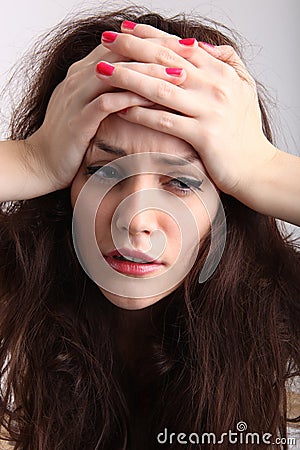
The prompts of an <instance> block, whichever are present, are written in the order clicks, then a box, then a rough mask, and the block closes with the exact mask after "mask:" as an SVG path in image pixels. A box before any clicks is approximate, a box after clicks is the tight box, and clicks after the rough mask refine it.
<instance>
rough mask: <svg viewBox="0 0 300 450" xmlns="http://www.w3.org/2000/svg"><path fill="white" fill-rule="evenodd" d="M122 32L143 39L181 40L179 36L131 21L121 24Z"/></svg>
mask: <svg viewBox="0 0 300 450" xmlns="http://www.w3.org/2000/svg"><path fill="white" fill-rule="evenodd" d="M121 31H122V32H123V33H128V34H132V35H134V36H137V37H139V38H142V39H146V38H156V37H158V38H160V37H170V36H172V37H174V38H177V39H180V37H179V36H176V35H174V34H169V33H166V32H165V31H162V30H159V29H157V28H155V27H152V26H151V25H145V24H142V23H135V22H131V21H130V20H124V21H123V22H122V24H121Z"/></svg>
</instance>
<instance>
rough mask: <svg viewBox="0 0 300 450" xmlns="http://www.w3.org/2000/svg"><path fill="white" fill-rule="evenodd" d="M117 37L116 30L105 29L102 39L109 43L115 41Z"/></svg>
mask: <svg viewBox="0 0 300 450" xmlns="http://www.w3.org/2000/svg"><path fill="white" fill-rule="evenodd" d="M117 37H118V33H115V32H114V31H104V32H103V33H102V41H104V42H107V43H108V44H110V43H111V42H114V41H115V40H116V39H117Z"/></svg>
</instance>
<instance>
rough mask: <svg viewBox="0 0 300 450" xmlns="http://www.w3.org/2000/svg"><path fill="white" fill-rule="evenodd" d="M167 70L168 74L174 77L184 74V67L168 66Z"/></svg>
mask: <svg viewBox="0 0 300 450" xmlns="http://www.w3.org/2000/svg"><path fill="white" fill-rule="evenodd" d="M165 70H166V73H167V74H168V75H172V76H173V77H180V76H181V74H182V69H179V68H177V67H167V68H166V69H165Z"/></svg>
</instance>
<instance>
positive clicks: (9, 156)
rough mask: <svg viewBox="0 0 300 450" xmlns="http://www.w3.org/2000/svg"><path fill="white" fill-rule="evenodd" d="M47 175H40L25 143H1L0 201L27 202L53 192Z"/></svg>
mask: <svg viewBox="0 0 300 450" xmlns="http://www.w3.org/2000/svg"><path fill="white" fill-rule="evenodd" d="M52 190H53V187H52V186H51V182H50V180H49V179H48V178H47V176H46V174H45V173H39V170H38V169H37V168H36V166H35V164H34V158H33V157H32V155H31V152H30V146H29V145H28V144H27V143H26V142H25V141H22V140H20V141H1V142H0V201H10V200H26V199H29V198H33V197H38V196H39V195H43V194H46V193H48V192H51V191H52Z"/></svg>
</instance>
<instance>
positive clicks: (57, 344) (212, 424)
mask: <svg viewBox="0 0 300 450" xmlns="http://www.w3.org/2000/svg"><path fill="white" fill-rule="evenodd" d="M125 19H128V20H132V21H135V22H140V23H146V24H151V25H154V26H155V27H157V28H160V29H162V30H165V31H167V32H168V33H171V34H176V35H178V36H181V37H196V39H197V40H200V41H206V42H210V43H213V44H229V45H232V46H233V47H234V48H235V49H236V50H237V51H238V48H237V44H236V43H235V41H234V40H233V39H232V38H231V37H230V32H229V30H228V29H226V28H224V27H223V28H222V27H221V25H220V24H216V23H212V22H208V21H206V20H204V19H201V18H199V19H196V18H188V17H186V16H182V15H178V16H176V17H173V18H168V19H166V18H163V17H162V16H160V15H158V14H154V13H151V12H149V11H147V10H145V9H144V8H137V7H130V8H126V9H124V10H121V11H118V12H112V13H107V14H102V13H99V14H95V15H93V16H89V17H86V18H83V19H77V20H71V21H69V22H66V23H61V24H60V25H59V27H58V28H56V29H55V30H54V31H53V32H51V33H49V35H48V36H46V38H45V37H44V39H43V42H41V43H40V44H39V46H38V47H36V49H35V52H34V56H33V57H32V59H31V60H30V65H28V66H26V67H29V68H30V71H29V72H28V79H27V91H26V92H25V94H24V97H23V100H22V101H21V102H20V104H19V105H18V107H17V108H15V112H14V114H13V117H12V122H11V136H10V137H11V138H12V139H24V138H26V137H28V136H30V135H31V134H32V133H33V132H34V131H35V130H37V129H38V128H39V127H40V126H41V124H42V122H43V118H44V116H45V112H46V108H47V104H48V101H49V99H50V96H51V93H52V92H53V90H54V88H55V87H56V86H57V84H58V83H60V82H61V81H62V80H63V79H64V77H65V76H66V73H67V70H68V68H69V67H70V65H71V64H72V63H73V62H75V61H77V60H79V59H81V58H83V57H84V56H85V55H87V54H88V53H89V52H90V51H91V50H92V49H93V48H95V47H96V46H97V45H99V43H100V41H101V34H102V32H103V31H105V30H116V31H119V30H120V24H121V22H122V21H123V20H125ZM221 30H223V32H221ZM27 64H28V61H27ZM259 102H260V108H261V114H262V122H263V129H264V132H265V134H266V136H267V137H268V139H269V140H270V141H272V136H271V129H270V126H269V122H268V119H267V113H266V110H265V107H264V105H263V101H262V97H261V94H260V95H259ZM222 202H223V205H224V208H225V212H226V220H227V240H226V246H225V251H224V253H223V256H222V259H221V261H220V264H219V265H218V267H217V270H216V271H215V273H214V274H213V275H212V276H211V278H210V279H209V280H208V281H206V282H205V283H203V284H199V283H198V274H199V271H200V268H201V266H202V264H203V258H204V257H205V255H206V254H207V249H208V248H209V237H208V238H207V239H206V240H205V242H204V243H203V246H202V248H201V254H200V255H199V257H198V259H197V262H196V263H195V265H194V267H193V269H192V270H191V272H190V273H189V274H188V276H187V277H186V279H185V280H184V282H183V284H182V285H181V286H180V287H179V288H178V289H177V291H175V292H174V293H173V294H171V295H170V296H168V297H166V298H165V299H163V300H161V302H160V303H161V305H163V307H164V308H163V309H164V313H163V315H162V317H161V323H160V324H159V326H156V327H153V330H152V334H151V336H150V337H149V345H150V348H151V351H150V356H149V357H147V359H146V361H144V364H143V368H142V377H144V378H143V379H144V390H143V395H144V396H145V404H146V415H145V417H144V418H143V419H142V420H140V421H139V417H134V412H132V408H131V406H130V401H129V400H128V398H129V397H128V392H129V394H131V395H133V390H134V386H133V385H130V383H129V385H127V387H125V385H124V383H122V363H121V361H120V358H119V357H118V356H117V353H116V349H115V342H114V333H115V332H116V330H115V326H114V321H113V317H114V313H115V312H116V309H117V307H115V306H114V305H112V304H111V303H110V302H109V301H108V300H107V299H106V298H105V297H104V296H103V295H102V294H101V292H100V291H99V289H98V287H97V286H96V285H94V283H93V282H92V281H91V280H90V279H89V278H88V277H87V276H86V274H85V273H84V272H83V270H82V269H81V267H80V265H79V263H78V261H77V258H76V256H75V254H74V249H73V245H72V237H71V220H72V209H71V205H70V190H69V189H64V190H61V191H57V192H54V193H51V194H48V195H45V196H43V197H39V198H36V199H32V200H28V201H24V202H17V203H13V204H11V205H5V207H3V208H2V210H0V211H1V213H0V242H1V248H0V283H1V284H0V295H1V297H0V375H1V391H0V394H1V395H0V424H1V426H2V427H3V430H4V434H5V436H6V437H7V436H9V437H10V438H11V440H12V441H14V442H15V447H14V448H15V449H23V450H54V449H55V450H76V449H78V450H79V449H80V450H84V449H87V450H91V449H114V450H118V449H123V448H124V449H125V448H130V449H141V448H145V449H153V448H160V447H161V446H162V445H160V444H159V443H158V441H157V439H156V436H157V435H158V433H160V432H163V431H164V430H165V429H168V430H169V432H174V433H177V434H178V433H186V434H188V433H198V434H201V433H205V432H206V433H215V434H216V436H221V435H222V433H226V432H228V431H229V430H232V431H236V430H237V428H236V427H237V423H238V422H241V421H243V422H245V423H246V424H247V426H248V431H253V432H257V433H271V434H272V435H273V437H274V439H273V441H274V440H275V436H282V437H285V436H286V423H287V415H286V390H285V384H286V382H287V380H288V379H289V378H291V377H293V376H295V375H299V366H300V354H299V346H298V344H299V322H300V321H299V298H300V286H299V280H300V268H299V267H300V266H299V262H300V261H299V260H300V254H299V253H297V252H296V251H295V249H294V247H293V246H292V244H291V243H289V242H288V241H287V240H286V239H283V238H282V236H281V235H280V233H279V231H278V228H277V225H276V222H275V220H274V219H273V218H270V217H266V216H264V215H261V214H259V213H257V212H255V211H253V210H251V209H249V208H248V207H246V206H245V205H243V204H241V203H240V202H238V201H237V200H235V199H234V198H232V197H230V196H229V195H225V194H222ZM156 307H157V306H156V305H153V306H151V307H149V308H148V309H149V314H150V313H151V311H152V310H154V309H155V308H156ZM137 395H138V394H137ZM141 395H142V394H141ZM147 395H148V397H147ZM290 419H291V418H290ZM294 419H295V420H297V419H296V418H294ZM298 420H299V418H298ZM172 442H173V443H170V441H168V444H166V445H167V447H168V448H173V449H175V448H182V444H179V443H178V441H177V440H175V439H173V441H172ZM205 442H206V443H204V444H203V445H200V444H198V446H196V445H195V444H192V443H187V444H186V445H185V448H191V449H192V448H202V449H210V448H215V445H214V444H213V443H210V444H209V443H208V442H207V441H205ZM126 445H127V447H126ZM229 447H230V445H229V444H226V440H225V441H224V444H222V445H220V448H223V449H225V448H229ZM234 447H235V448H239V449H244V448H247V449H255V448H257V444H255V443H253V444H251V441H250V442H249V443H247V444H246V443H245V441H244V443H243V442H239V444H238V445H236V446H234ZM275 447H276V448H282V449H286V448H287V446H286V445H284V444H282V445H279V444H278V445H276V446H275V445H274V448H275ZM259 448H260V449H264V448H269V445H267V444H264V443H263V442H260V445H259Z"/></svg>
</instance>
